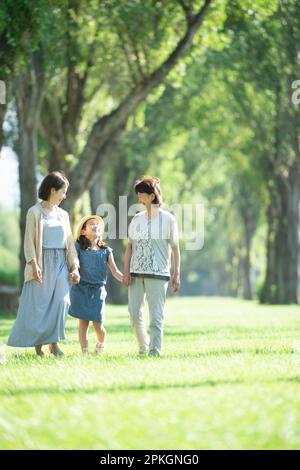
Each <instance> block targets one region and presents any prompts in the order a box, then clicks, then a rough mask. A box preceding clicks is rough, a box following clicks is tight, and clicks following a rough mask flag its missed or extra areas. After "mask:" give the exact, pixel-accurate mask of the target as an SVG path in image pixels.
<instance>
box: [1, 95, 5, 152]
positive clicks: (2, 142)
mask: <svg viewBox="0 0 300 470" xmlns="http://www.w3.org/2000/svg"><path fill="white" fill-rule="evenodd" d="M5 111H6V106H5V105H4V104H1V102H0V152H1V148H2V146H3V144H4V138H3V122H4V116H5Z"/></svg>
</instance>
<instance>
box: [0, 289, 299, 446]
mask: <svg viewBox="0 0 300 470" xmlns="http://www.w3.org/2000/svg"><path fill="white" fill-rule="evenodd" d="M12 323H13V319H12V317H9V316H5V315H2V317H0V325H1V327H0V333H1V336H0V340H1V341H2V343H4V342H5V341H6V340H7V337H8V334H9V331H10V329H11V326H12ZM106 327H107V331H108V348H107V352H106V353H105V354H103V355H101V356H100V357H99V356H95V355H91V357H84V356H82V355H81V353H80V351H79V344H78V341H77V321H76V320H74V319H71V318H69V319H68V323H67V337H68V339H67V340H66V341H65V342H63V343H61V347H62V349H63V350H64V352H65V356H64V357H63V358H54V357H52V356H51V357H50V356H47V357H45V358H38V357H36V356H35V355H34V352H33V349H13V348H8V347H6V346H4V345H3V344H2V346H0V354H2V365H1V366H0V448H1V449H111V450H112V449H300V392H299V388H300V311H299V307H298V306H287V307H285V306H276V307H274V306H263V307H262V306H258V305H257V304H256V303H254V302H246V301H242V300H236V299H228V298H222V299H221V298H200V297H198V298H170V299H168V301H167V304H166V327H165V347H164V355H163V357H161V358H160V359H157V358H148V357H146V358H141V357H139V356H138V355H137V354H136V344H135V338H134V337H133V334H132V332H131V328H130V326H129V322H128V316H127V308H126V307H119V306H110V305H108V306H107V321H106ZM94 343H95V338H94V333H93V331H92V330H91V331H90V344H91V345H92V346H94Z"/></svg>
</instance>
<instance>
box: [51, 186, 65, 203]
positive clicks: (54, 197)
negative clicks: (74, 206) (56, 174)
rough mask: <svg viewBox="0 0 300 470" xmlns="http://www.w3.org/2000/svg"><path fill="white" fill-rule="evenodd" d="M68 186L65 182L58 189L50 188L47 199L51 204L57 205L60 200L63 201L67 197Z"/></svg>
mask: <svg viewBox="0 0 300 470" xmlns="http://www.w3.org/2000/svg"><path fill="white" fill-rule="evenodd" d="M68 187H69V186H68V185H66V184H65V185H64V186H63V187H62V188H61V189H58V190H57V191H56V189H54V188H51V194H50V198H49V201H50V202H51V203H52V204H55V205H57V206H59V204H60V203H61V202H62V201H64V200H65V199H66V197H67V191H68Z"/></svg>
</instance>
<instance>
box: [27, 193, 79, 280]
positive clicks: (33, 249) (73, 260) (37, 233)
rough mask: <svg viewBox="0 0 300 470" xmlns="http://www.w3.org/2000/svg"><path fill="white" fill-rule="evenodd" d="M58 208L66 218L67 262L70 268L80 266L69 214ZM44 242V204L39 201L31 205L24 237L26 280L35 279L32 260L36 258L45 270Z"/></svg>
mask: <svg viewBox="0 0 300 470" xmlns="http://www.w3.org/2000/svg"><path fill="white" fill-rule="evenodd" d="M58 210H59V211H60V212H61V214H63V216H64V219H65V224H64V232H65V237H66V245H67V247H66V252H67V263H68V267H69V270H71V268H74V267H75V266H77V267H78V268H79V260H78V256H77V252H76V249H75V246H74V240H73V235H72V231H71V226H70V220H69V215H68V213H67V212H66V211H64V210H63V209H61V208H60V207H59V208H58ZM42 243H43V221H42V206H41V203H40V202H38V203H37V204H35V205H34V206H32V207H30V209H29V210H28V212H27V217H26V228H25V238H24V255H25V260H26V266H25V271H24V281H25V282H28V281H31V280H32V279H33V272H32V267H31V264H30V262H31V261H32V260H35V261H36V262H37V264H38V265H39V267H40V268H41V270H43V262H42Z"/></svg>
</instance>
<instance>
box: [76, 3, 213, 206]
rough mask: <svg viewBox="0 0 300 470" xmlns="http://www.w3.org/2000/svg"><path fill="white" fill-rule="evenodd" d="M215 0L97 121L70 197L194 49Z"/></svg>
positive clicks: (84, 185)
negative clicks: (150, 70) (162, 59)
mask: <svg viewBox="0 0 300 470" xmlns="http://www.w3.org/2000/svg"><path fill="white" fill-rule="evenodd" d="M211 1H212V0H205V2H204V5H203V6H202V8H201V9H200V11H199V12H198V13H197V14H195V15H194V17H193V19H192V21H191V23H190V25H189V26H188V29H187V31H186V34H185V35H184V37H183V38H182V39H181V40H180V41H179V42H178V44H177V46H176V48H175V49H174V51H173V52H172V53H171V54H170V56H169V57H168V58H167V60H165V62H163V63H162V64H161V66H159V67H158V69H157V70H156V71H154V73H153V74H152V75H150V77H147V78H146V79H145V80H144V81H143V82H142V83H140V84H138V85H136V86H135V87H134V88H133V89H132V91H131V92H130V93H129V94H128V96H127V97H126V98H125V99H124V100H123V102H122V103H121V104H120V105H119V106H118V108H117V109H115V110H114V111H112V112H111V113H110V114H109V115H105V116H103V117H102V118H100V119H99V120H98V121H97V122H96V123H95V124H94V126H93V129H92V131H91V133H90V136H89V138H88V141H87V143H86V145H85V147H84V149H83V152H82V154H81V156H80V160H79V162H78V164H77V165H76V167H75V168H74V170H73V171H72V173H71V175H70V178H71V179H72V185H71V187H70V190H69V198H70V199H71V198H73V199H74V200H76V199H77V198H78V197H80V195H81V193H82V192H83V190H86V189H89V188H90V186H91V183H90V180H89V176H90V171H91V168H95V167H97V165H98V164H99V163H102V160H103V159H104V158H105V153H104V154H102V151H101V149H102V148H103V147H104V146H105V145H106V144H107V143H108V142H109V140H110V139H111V137H112V136H113V135H114V134H115V133H116V132H117V131H118V129H120V128H123V127H124V125H125V124H126V122H127V119H128V117H129V116H130V114H132V113H133V112H134V111H135V109H136V108H137V106H138V105H139V104H140V103H141V102H142V101H143V100H144V99H145V98H146V96H147V95H149V93H151V92H152V90H153V89H155V88H156V87H157V86H158V85H159V84H160V83H162V81H163V80H164V78H165V77H166V76H167V75H168V73H169V72H170V71H171V70H172V69H173V68H174V67H175V65H176V64H177V63H178V62H179V60H180V59H181V58H182V57H183V56H184V55H185V54H186V53H187V51H188V50H189V49H190V47H191V45H192V42H193V39H194V37H195V34H196V33H197V31H198V30H199V28H200V26H201V25H202V23H203V20H204V18H205V15H206V13H207V11H208V8H209V5H210V4H211Z"/></svg>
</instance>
